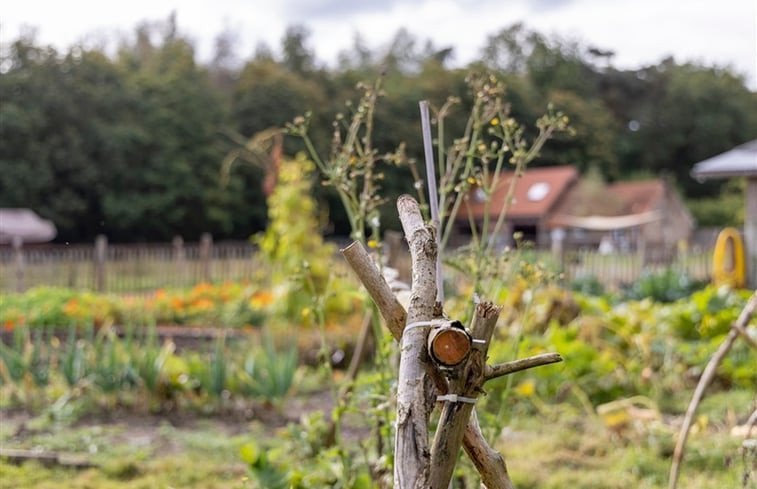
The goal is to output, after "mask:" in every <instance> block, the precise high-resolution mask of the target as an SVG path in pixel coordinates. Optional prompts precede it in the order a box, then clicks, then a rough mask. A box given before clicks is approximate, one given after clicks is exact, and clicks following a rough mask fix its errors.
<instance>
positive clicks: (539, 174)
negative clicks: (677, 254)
mask: <svg viewBox="0 0 757 489" xmlns="http://www.w3.org/2000/svg"><path fill="white" fill-rule="evenodd" d="M514 178H516V176H515V174H512V173H510V174H506V175H504V176H503V178H502V179H501V182H500V184H499V185H498V187H497V188H496V189H495V191H494V193H493V196H492V203H491V205H490V217H489V222H490V223H491V224H490V225H491V226H493V223H494V222H495V221H496V219H497V216H498V215H499V213H500V212H501V211H502V210H503V209H505V208H506V206H507V202H506V200H507V194H508V190H509V188H510V184H511V182H512V181H513V179H514ZM482 197H483V195H481V194H480V191H479V190H477V189H475V188H474V189H472V190H471V193H470V195H469V198H468V199H467V203H466V206H463V207H464V208H463V209H461V212H460V214H461V215H459V216H458V223H459V229H460V231H461V233H463V232H464V229H465V227H466V226H467V222H468V216H469V215H470V216H471V217H473V219H474V220H475V221H476V223H477V224H478V225H479V226H480V225H481V224H482V223H483V222H484V215H485V209H486V207H485V205H484V202H483V198H482ZM504 223H505V225H504V226H503V233H502V236H500V237H499V238H498V239H499V240H500V241H501V242H502V243H503V244H513V242H514V240H513V234H514V233H520V235H521V236H522V239H524V240H528V241H532V242H533V243H535V244H536V246H537V247H542V248H544V247H549V246H552V245H553V241H554V240H555V239H559V240H560V241H562V243H561V247H564V248H595V249H596V248H598V247H599V245H600V243H602V242H604V243H605V249H607V250H618V251H631V250H637V249H639V247H644V248H645V251H646V252H647V254H648V255H649V257H650V258H655V257H659V258H660V259H664V257H665V256H669V255H670V254H671V253H673V252H674V251H675V250H676V249H677V247H678V245H679V243H680V242H682V241H688V240H689V239H690V238H691V235H692V232H693V229H694V225H695V223H694V219H693V218H692V216H691V214H690V213H689V211H688V209H687V208H686V206H685V205H684V203H683V201H682V200H681V198H680V197H679V196H678V194H677V193H676V192H675V190H674V189H673V188H672V187H671V185H670V184H669V182H668V181H667V180H665V179H651V180H639V181H627V182H615V183H611V184H605V183H603V182H601V181H595V180H593V179H590V178H582V177H581V176H580V175H579V173H578V171H577V169H576V168H575V167H573V166H553V167H543V168H533V169H528V170H526V171H525V172H524V173H523V175H522V176H521V177H520V178H518V179H517V180H516V183H515V188H514V194H513V200H512V203H511V204H510V207H509V209H507V214H506V218H505V221H504Z"/></svg>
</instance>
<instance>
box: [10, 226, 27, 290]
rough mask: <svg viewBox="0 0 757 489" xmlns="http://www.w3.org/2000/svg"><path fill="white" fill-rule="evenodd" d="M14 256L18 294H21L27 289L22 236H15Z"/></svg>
mask: <svg viewBox="0 0 757 489" xmlns="http://www.w3.org/2000/svg"><path fill="white" fill-rule="evenodd" d="M12 243H13V254H14V261H15V263H16V292H18V293H19V294H20V293H21V292H23V291H24V289H25V288H26V287H25V286H24V269H25V268H26V260H24V240H23V238H21V236H13V242H12Z"/></svg>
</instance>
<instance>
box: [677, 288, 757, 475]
mask: <svg viewBox="0 0 757 489" xmlns="http://www.w3.org/2000/svg"><path fill="white" fill-rule="evenodd" d="M755 309H757V292H755V293H754V294H752V297H750V298H749V301H747V303H746V305H745V306H744V309H742V310H741V314H739V317H738V319H737V320H736V322H735V323H734V324H733V325H732V327H731V330H730V331H729V332H728V335H727V336H726V337H725V339H724V340H723V342H722V343H721V344H720V346H719V347H718V349H717V350H716V351H715V353H714V354H713V355H712V358H710V361H709V362H708V363H707V366H706V367H705V368H704V372H702V376H701V377H700V378H699V383H698V384H697V388H696V390H694V395H693V396H692V398H691V402H689V407H688V409H686V416H684V418H683V425H682V426H681V431H680V432H679V433H678V441H677V442H676V448H675V451H674V452H673V464H672V465H671V467H670V478H669V479H668V487H669V489H676V486H677V485H678V476H679V473H680V470H681V461H682V460H683V454H684V450H685V448H686V439H687V438H688V437H689V430H690V429H691V423H692V422H693V420H694V414H696V411H697V407H699V403H700V402H701V401H702V398H703V397H704V391H705V389H707V386H708V385H710V382H712V379H713V377H715V371H716V370H717V368H718V366H719V365H720V362H722V361H723V358H725V356H726V355H727V354H728V352H729V351H730V350H731V347H732V346H733V343H734V342H735V341H736V338H738V337H739V336H740V335H741V333H740V331H739V330H740V329H742V330H743V329H744V327H745V326H746V325H747V323H749V320H750V319H751V317H752V315H753V314H754V312H755Z"/></svg>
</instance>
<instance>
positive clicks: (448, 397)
mask: <svg viewBox="0 0 757 489" xmlns="http://www.w3.org/2000/svg"><path fill="white" fill-rule="evenodd" d="M436 400H437V401H449V402H466V403H468V404H476V400H475V399H474V398H472V397H463V396H458V395H457V394H447V395H444V396H436Z"/></svg>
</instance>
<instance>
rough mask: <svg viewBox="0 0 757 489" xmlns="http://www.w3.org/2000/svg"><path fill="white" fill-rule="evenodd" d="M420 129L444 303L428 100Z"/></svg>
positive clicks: (439, 291)
mask: <svg viewBox="0 0 757 489" xmlns="http://www.w3.org/2000/svg"><path fill="white" fill-rule="evenodd" d="M419 105H420V108H421V129H422V131H423V151H424V153H425V154H426V180H427V183H428V200H429V202H430V204H431V222H432V223H433V224H434V228H436V301H437V302H440V303H442V304H444V279H443V277H442V249H441V229H440V228H441V220H440V219H439V196H438V195H437V193H436V173H435V171H434V148H433V146H432V144H431V123H430V119H429V115H428V100H421V101H420V103H419Z"/></svg>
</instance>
